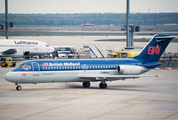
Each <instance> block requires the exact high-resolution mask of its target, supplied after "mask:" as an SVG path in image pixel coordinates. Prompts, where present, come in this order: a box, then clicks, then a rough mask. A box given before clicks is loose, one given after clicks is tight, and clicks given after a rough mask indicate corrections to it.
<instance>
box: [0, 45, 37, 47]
mask: <svg viewBox="0 0 178 120" xmlns="http://www.w3.org/2000/svg"><path fill="white" fill-rule="evenodd" d="M0 47H37V46H36V45H0Z"/></svg>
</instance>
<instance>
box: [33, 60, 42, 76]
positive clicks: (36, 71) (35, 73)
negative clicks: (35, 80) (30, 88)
mask: <svg viewBox="0 0 178 120" xmlns="http://www.w3.org/2000/svg"><path fill="white" fill-rule="evenodd" d="M32 67H33V76H39V75H40V66H39V64H38V63H37V62H32Z"/></svg>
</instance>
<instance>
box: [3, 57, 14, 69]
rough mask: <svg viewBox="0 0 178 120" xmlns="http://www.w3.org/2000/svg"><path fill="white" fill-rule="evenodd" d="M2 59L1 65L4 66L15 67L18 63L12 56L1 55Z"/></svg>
mask: <svg viewBox="0 0 178 120" xmlns="http://www.w3.org/2000/svg"><path fill="white" fill-rule="evenodd" d="M0 59H1V60H0V66H2V67H7V66H10V67H15V66H16V65H17V64H16V61H12V58H11V57H1V58H0Z"/></svg>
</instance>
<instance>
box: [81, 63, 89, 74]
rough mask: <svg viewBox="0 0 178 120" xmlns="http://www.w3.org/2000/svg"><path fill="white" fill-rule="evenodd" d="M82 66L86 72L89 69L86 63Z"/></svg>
mask: <svg viewBox="0 0 178 120" xmlns="http://www.w3.org/2000/svg"><path fill="white" fill-rule="evenodd" d="M82 68H83V71H84V72H86V71H87V69H88V66H87V65H86V64H84V65H83V66H82Z"/></svg>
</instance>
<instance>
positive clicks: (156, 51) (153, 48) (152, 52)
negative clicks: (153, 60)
mask: <svg viewBox="0 0 178 120" xmlns="http://www.w3.org/2000/svg"><path fill="white" fill-rule="evenodd" d="M160 49H161V46H159V47H156V46H149V48H148V52H147V54H148V55H156V54H157V55H159V53H160Z"/></svg>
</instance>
